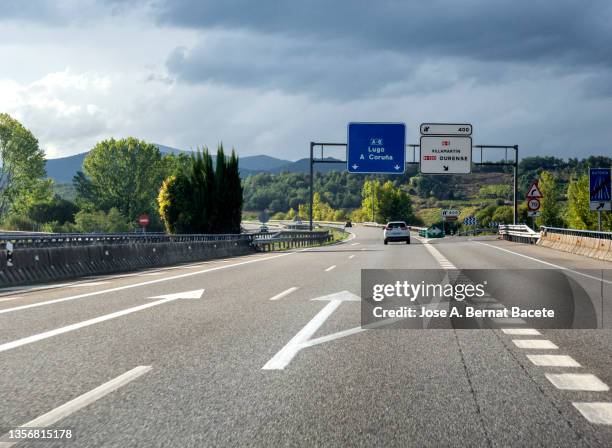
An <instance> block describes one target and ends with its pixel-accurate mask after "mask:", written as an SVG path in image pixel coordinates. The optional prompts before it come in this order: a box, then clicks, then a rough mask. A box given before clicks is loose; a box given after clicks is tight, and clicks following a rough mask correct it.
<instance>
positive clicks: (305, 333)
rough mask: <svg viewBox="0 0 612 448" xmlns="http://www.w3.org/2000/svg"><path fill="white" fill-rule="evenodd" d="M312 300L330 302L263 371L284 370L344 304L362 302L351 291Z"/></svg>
mask: <svg viewBox="0 0 612 448" xmlns="http://www.w3.org/2000/svg"><path fill="white" fill-rule="evenodd" d="M312 300H320V301H329V303H328V304H327V305H325V306H324V307H323V309H322V310H321V311H319V312H318V313H317V315H316V316H315V317H313V318H312V320H311V321H310V322H308V323H307V324H306V326H305V327H304V328H302V329H301V330H300V331H299V332H298V333H297V334H296V335H295V336H294V337H293V338H292V339H291V340H290V341H289V342H287V345H285V346H284V347H283V348H282V349H281V350H280V351H279V352H278V353H277V354H276V355H274V357H273V358H272V359H270V361H268V362H267V363H266V365H264V366H263V367H262V369H263V370H282V369H284V368H285V367H286V366H287V365H288V364H289V363H290V362H291V360H292V359H293V358H294V357H295V355H297V354H298V352H299V351H300V350H302V349H303V348H305V347H308V341H309V340H310V338H311V337H312V336H313V335H314V334H315V333H316V332H317V330H318V329H319V328H320V327H321V325H323V324H324V323H325V321H326V320H327V319H328V318H329V316H331V315H332V313H333V312H334V311H336V309H337V308H338V307H339V306H340V305H341V304H342V302H360V301H361V299H360V298H359V296H356V295H355V294H353V293H352V292H349V291H340V292H337V293H334V294H329V295H326V296H321V297H317V298H314V299H312Z"/></svg>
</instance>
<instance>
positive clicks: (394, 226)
mask: <svg viewBox="0 0 612 448" xmlns="http://www.w3.org/2000/svg"><path fill="white" fill-rule="evenodd" d="M384 238H385V244H387V243H388V242H389V241H391V242H393V241H405V242H406V244H410V229H409V228H408V226H407V225H406V223H405V222H404V221H390V222H388V223H387V225H386V226H385V231H384Z"/></svg>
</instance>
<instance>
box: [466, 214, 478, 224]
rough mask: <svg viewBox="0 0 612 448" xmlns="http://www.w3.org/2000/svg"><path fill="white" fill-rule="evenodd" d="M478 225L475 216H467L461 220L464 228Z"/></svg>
mask: <svg viewBox="0 0 612 448" xmlns="http://www.w3.org/2000/svg"><path fill="white" fill-rule="evenodd" d="M477 223H478V220H477V219H476V217H475V216H468V217H467V218H465V219H464V220H463V224H464V225H466V226H474V225H476V224H477Z"/></svg>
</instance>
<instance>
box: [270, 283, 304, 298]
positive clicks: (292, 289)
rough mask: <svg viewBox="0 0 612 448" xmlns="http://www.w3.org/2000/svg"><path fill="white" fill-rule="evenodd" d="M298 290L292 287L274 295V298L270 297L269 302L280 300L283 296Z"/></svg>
mask: <svg viewBox="0 0 612 448" xmlns="http://www.w3.org/2000/svg"><path fill="white" fill-rule="evenodd" d="M298 289H299V288H298V287H297V286H292V287H291V288H289V289H286V290H284V291H283V292H281V293H279V294H276V295H275V296H274V297H270V300H278V299H282V298H283V297H285V296H288V295H289V294H291V293H292V292H294V291H297V290H298Z"/></svg>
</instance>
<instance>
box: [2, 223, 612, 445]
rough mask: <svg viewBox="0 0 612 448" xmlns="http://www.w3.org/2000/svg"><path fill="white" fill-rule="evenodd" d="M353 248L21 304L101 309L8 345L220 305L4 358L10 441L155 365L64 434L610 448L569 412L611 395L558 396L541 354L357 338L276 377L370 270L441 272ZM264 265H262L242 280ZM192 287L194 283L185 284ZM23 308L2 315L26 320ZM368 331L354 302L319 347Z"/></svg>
mask: <svg viewBox="0 0 612 448" xmlns="http://www.w3.org/2000/svg"><path fill="white" fill-rule="evenodd" d="M355 233H356V235H357V238H355V239H354V240H352V241H350V242H347V243H345V244H341V245H335V246H328V247H324V248H316V249H310V250H307V251H293V252H287V254H285V253H278V254H256V255H252V256H249V257H244V258H243V259H240V260H229V261H227V262H223V261H216V262H214V263H209V264H206V265H202V266H188V267H180V268H179V269H173V270H169V271H165V272H163V273H161V274H159V275H160V277H159V279H167V280H165V281H160V282H157V283H152V284H151V283H149V284H144V285H139V286H133V287H130V288H127V289H123V290H120V291H113V292H104V291H106V290H107V289H113V288H117V287H121V286H126V285H138V284H139V283H143V282H147V281H149V280H151V279H152V278H153V279H158V277H157V275H156V276H151V277H149V276H144V277H143V276H139V277H136V276H133V277H121V278H117V279H113V278H111V277H108V278H107V280H108V283H104V284H98V285H94V286H90V287H86V286H81V287H79V288H76V289H75V288H72V287H70V288H68V287H64V288H57V289H53V290H48V291H40V292H36V293H34V295H35V297H32V293H29V294H26V295H27V296H28V297H30V298H26V299H23V300H24V302H23V303H40V302H44V301H48V300H56V299H58V298H62V297H69V296H74V295H76V294H80V293H83V292H86V291H95V292H100V294H97V295H95V296H93V297H89V298H81V299H74V300H70V301H65V302H60V303H54V304H49V305H45V306H40V307H36V308H30V309H22V310H17V311H14V312H9V313H5V314H0V329H1V331H2V333H1V337H2V340H0V344H2V343H6V342H7V341H11V340H15V339H18V338H23V337H26V336H29V335H32V334H39V333H40V332H44V331H48V330H50V329H53V328H57V327H58V326H62V325H67V324H71V323H75V322H79V321H82V320H84V319H90V318H92V317H96V316H99V315H105V314H108V313H113V312H116V311H118V310H121V309H125V308H130V307H134V306H138V305H140V304H144V303H147V302H150V301H151V299H148V297H152V296H159V295H163V294H165V293H176V292H181V291H192V290H198V289H204V290H205V291H204V293H203V295H202V298H201V299H191V300H176V301H172V302H168V303H164V304H161V305H159V306H155V307H152V308H149V309H146V310H142V311H138V312H134V313H132V314H129V315H126V316H122V317H118V318H115V319H111V320H107V321H104V322H101V323H98V324H95V325H91V326H88V327H86V328H81V329H78V330H75V331H72V332H69V333H65V334H61V335H57V336H53V337H50V338H47V339H44V340H41V341H38V342H35V343H31V344H27V345H24V346H21V347H17V348H14V349H11V350H6V351H3V352H0V356H1V357H2V363H0V375H1V376H2V378H4V379H7V378H9V379H10V381H6V380H5V381H3V382H2V383H0V427H2V428H9V427H13V426H17V425H20V424H23V423H25V422H28V421H30V420H32V419H34V418H36V417H37V416H40V415H42V414H44V413H45V412H48V411H49V410H51V409H53V408H56V407H57V406H60V405H62V404H64V403H66V402H68V401H69V400H71V399H73V398H75V397H77V396H79V395H81V394H84V393H87V392H88V391H90V390H92V389H94V388H96V387H97V386H99V385H101V384H103V383H105V382H107V381H109V380H111V379H113V378H115V377H117V376H119V375H122V374H123V373H125V372H128V371H130V369H133V368H134V367H136V366H139V365H144V366H151V370H150V371H148V372H147V373H144V374H143V375H142V376H141V377H139V378H137V379H135V380H133V381H132V382H130V383H129V384H126V385H125V386H122V387H121V388H120V389H118V390H116V391H114V392H112V393H109V394H108V395H106V396H104V397H103V398H100V399H99V400H98V401H96V402H94V403H93V404H90V405H89V406H87V407H85V408H83V409H81V410H78V411H76V412H74V413H72V414H70V415H69V416H68V417H66V418H64V419H63V420H61V421H60V423H58V424H57V425H58V426H69V427H73V428H75V429H76V430H77V433H78V437H79V443H78V446H172V445H174V446H204V445H219V444H222V445H272V444H275V445H276V444H283V445H304V444H309V445H310V444H333V445H341V444H342V445H346V444H351V445H372V444H385V445H402V446H407V445H411V446H417V445H419V446H436V445H457V442H458V441H460V442H461V444H463V445H468V446H469V445H474V446H477V445H491V446H508V445H510V444H516V445H537V444H540V445H546V444H554V445H557V446H606V445H607V444H609V442H610V441H611V440H612V433H611V432H610V429H609V427H608V426H603V425H593V424H591V423H589V422H588V421H587V420H586V419H585V418H584V417H583V416H582V415H580V414H579V413H578V412H577V411H576V410H575V409H574V408H573V407H572V405H571V402H572V401H575V400H578V399H579V400H583V401H586V400H590V401H593V400H599V401H612V396H610V393H609V392H605V391H604V392H575V391H571V392H568V391H561V390H559V389H557V388H556V387H555V386H553V385H552V384H551V382H550V381H549V380H547V379H546V377H545V376H544V374H545V373H546V372H560V371H563V369H560V368H547V369H543V368H542V367H536V366H534V365H532V364H531V363H530V362H529V361H528V360H527V358H526V354H525V350H521V349H519V348H518V347H516V346H515V345H514V343H513V342H512V339H516V338H521V339H524V338H526V337H513V336H509V335H506V334H503V333H502V332H500V331H497V330H496V331H491V330H457V331H453V330H388V329H379V330H369V331H365V332H357V333H353V334H349V335H346V336H344V337H337V338H336V339H333V340H330V341H326V342H321V343H320V344H317V345H313V346H311V347H308V348H304V349H302V350H300V351H299V352H298V353H297V354H296V355H295V357H293V358H292V359H291V360H290V362H289V363H288V365H287V366H286V367H285V368H284V369H281V370H262V367H264V365H266V363H268V362H269V361H270V360H271V359H272V358H273V357H274V356H275V355H276V354H277V353H278V352H279V351H280V350H281V349H282V348H283V347H285V346H286V345H287V343H288V342H289V341H290V340H291V339H292V338H294V337H295V336H296V334H297V333H298V332H300V331H301V330H302V329H303V328H304V327H305V326H306V324H307V323H308V322H310V321H311V320H312V319H313V318H314V317H315V316H316V315H318V313H320V312H321V310H322V309H324V308H325V307H327V306H328V302H319V301H312V300H310V299H312V298H315V297H319V296H322V295H326V294H334V293H338V292H340V291H349V292H351V293H353V294H356V295H359V292H360V285H359V281H360V269H362V268H439V266H440V264H439V260H437V259H436V258H435V257H433V256H432V254H431V252H430V250H428V249H427V248H426V247H425V246H424V245H423V244H420V243H419V242H418V241H414V244H412V245H410V246H406V245H403V244H391V245H388V246H384V245H382V241H381V230H380V229H373V228H363V227H358V228H356V229H355ZM449 241H451V240H449ZM487 243H490V244H498V243H496V242H488V241H487ZM432 246H434V247H436V248H437V249H438V250H439V252H440V253H441V254H443V256H445V257H447V258H448V260H449V261H450V262H452V263H453V264H456V265H457V266H458V267H466V266H463V265H462V263H464V262H465V263H468V262H469V263H475V264H476V266H478V267H496V266H499V267H514V266H524V264H523V261H521V262H517V261H516V260H513V259H512V258H511V257H508V256H506V255H501V257H500V255H499V253H498V252H500V251H498V250H495V249H494V248H491V247H487V246H484V245H481V244H477V243H475V242H472V241H462V240H461V239H457V240H455V241H451V242H448V243H437V242H436V243H434V244H432ZM513 250H523V248H520V247H519V248H516V249H513ZM529 250H532V248H530V249H529ZM470 251H473V252H470ZM277 255H282V256H277ZM538 255H541V253H538ZM518 258H520V257H518ZM249 260H253V261H254V260H258V261H254V262H252V263H246V264H244V263H243V262H244V261H249ZM462 260H464V261H462ZM466 260H469V261H466ZM574 261H575V260H574ZM574 261H572V260H569V261H568V260H561V261H560V262H563V263H567V264H568V265H572V266H574V265H573V264H571V263H574ZM582 261H584V260H582ZM240 263H243V264H240ZM585 263H587V264H588V261H585ZM222 265H227V267H224V268H222V269H218V270H215V271H209V272H199V271H204V270H206V267H218V266H222ZM332 266H335V267H334V268H333V269H331V270H328V269H329V268H330V267H332ZM183 274H191V275H187V276H183V277H179V278H174V277H178V276H180V275H183ZM292 288H296V289H293V290H291V289H292ZM288 290H291V291H290V292H288V293H287V294H286V295H284V296H282V297H280V298H278V299H276V300H270V299H271V298H273V297H275V296H277V295H278V294H280V293H283V292H286V291H288ZM11 294H13V295H15V296H18V295H19V293H15V292H13V293H11ZM21 300H22V299H17V300H14V301H11V303H10V305H8V306H7V302H0V306H1V308H2V309H8V307H9V306H10V307H13V308H14V307H16V306H19V304H21ZM359 319H360V315H359V304H358V303H357V302H352V301H347V302H343V303H341V304H340V305H339V306H338V307H337V308H336V309H335V310H334V311H333V312H332V313H331V314H330V316H329V317H328V318H327V319H326V320H324V321H323V322H322V323H321V325H320V326H319V327H318V328H317V329H316V330H315V331H314V333H313V334H312V336H311V339H315V338H319V337H323V336H327V335H337V334H339V333H340V332H343V331H346V330H348V329H353V328H356V327H358V326H359ZM575 331H576V330H572V331H556V332H552V331H549V332H550V334H551V335H550V339H552V340H553V341H555V342H556V343H557V344H558V346H559V350H562V351H563V353H564V354H568V355H570V356H572V357H573V358H575V359H579V360H580V361H581V364H583V365H584V368H582V370H584V371H588V372H591V373H595V374H596V375H597V376H598V377H599V378H601V379H602V380H604V381H605V382H607V383H608V384H610V383H611V382H612V380H608V379H607V377H606V376H605V375H603V373H602V372H601V370H603V369H604V368H605V366H606V364H605V362H606V361H605V360H604V358H610V356H609V347H610V346H609V345H608V351H603V352H601V351H599V353H598V352H597V350H595V349H594V350H593V352H592V353H590V352H586V353H585V352H584V351H575V350H576V349H578V348H580V344H579V342H576V341H574V340H575V339H577V338H576V336H575V335H576V334H577V333H575ZM593 333H597V334H602V333H601V330H598V331H595V332H593ZM546 334H547V335H548V332H547V333H546ZM340 335H341V333H340ZM559 335H563V337H560V336H559ZM546 337H548V336H546ZM595 337H596V336H593V338H595ZM563 338H565V339H563ZM578 339H580V338H578ZM572 341H574V345H572V343H571V342H572ZM602 345H603V344H602ZM601 348H603V347H602V346H601V345H600V346H599V349H600V350H601ZM533 353H547V352H546V351H542V350H535V351H534V352H533ZM587 356H588V359H584V358H585V357H587ZM565 370H567V369H565ZM20 446H28V444H22V445H20ZM32 446H40V445H38V444H32ZM49 446H62V444H61V443H56V444H50V445H49Z"/></svg>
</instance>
